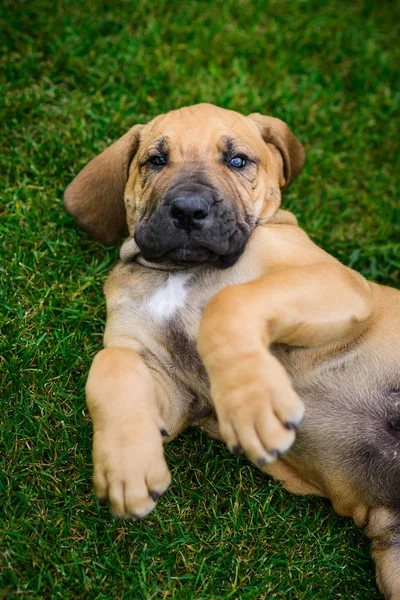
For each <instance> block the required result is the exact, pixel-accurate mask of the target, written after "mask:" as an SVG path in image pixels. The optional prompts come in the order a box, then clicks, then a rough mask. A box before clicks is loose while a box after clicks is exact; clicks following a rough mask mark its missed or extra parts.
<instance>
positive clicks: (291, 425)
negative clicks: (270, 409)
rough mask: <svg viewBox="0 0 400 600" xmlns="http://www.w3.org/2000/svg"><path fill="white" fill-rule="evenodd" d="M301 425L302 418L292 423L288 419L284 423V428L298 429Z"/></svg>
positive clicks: (302, 422)
mask: <svg viewBox="0 0 400 600" xmlns="http://www.w3.org/2000/svg"><path fill="white" fill-rule="evenodd" d="M303 425H304V418H303V419H301V421H299V422H298V423H293V422H290V421H288V422H287V423H285V427H286V429H290V430H294V431H298V430H299V429H300V428H301V427H303Z"/></svg>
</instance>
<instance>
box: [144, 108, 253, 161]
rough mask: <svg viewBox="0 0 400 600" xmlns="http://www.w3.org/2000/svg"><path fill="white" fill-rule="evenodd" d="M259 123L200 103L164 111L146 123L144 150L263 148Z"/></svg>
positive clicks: (195, 152)
mask: <svg viewBox="0 0 400 600" xmlns="http://www.w3.org/2000/svg"><path fill="white" fill-rule="evenodd" d="M262 149H263V141H262V138H261V135H260V132H259V130H258V128H257V126H256V124H255V123H254V122H253V121H252V120H251V119H248V118H247V117H244V116H243V115H241V114H240V113H237V112H234V111H230V110H225V109H221V108H218V107H215V106H210V105H197V106H191V107H185V108H181V109H179V110H174V111H171V112H169V113H167V114H165V115H160V116H159V117H157V118H156V119H154V120H153V121H151V122H150V123H149V124H148V125H146V126H145V128H144V131H143V133H142V136H141V142H140V153H141V154H142V153H144V154H145V153H149V152H159V153H169V154H171V155H174V156H175V157H181V158H185V157H187V156H189V155H190V156H191V157H193V156H198V157H199V158H201V157H203V158H204V157H205V156H207V155H208V156H214V155H215V154H216V153H217V154H218V153H221V152H229V151H234V152H240V151H242V152H252V151H253V152H255V153H257V152H261V151H262Z"/></svg>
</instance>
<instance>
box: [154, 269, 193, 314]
mask: <svg viewBox="0 0 400 600" xmlns="http://www.w3.org/2000/svg"><path fill="white" fill-rule="evenodd" d="M190 277H191V274H184V273H176V274H174V275H169V276H168V279H167V282H166V283H165V284H164V285H163V286H162V287H161V288H160V289H159V290H157V291H156V292H154V294H152V295H151V296H150V298H149V299H148V300H147V301H146V309H147V310H148V311H149V312H150V313H151V314H152V315H153V316H154V317H156V318H157V319H158V320H160V321H162V320H164V319H169V318H170V317H172V316H173V315H174V313H175V312H176V311H177V310H178V309H179V308H183V306H184V305H185V300H186V296H187V293H188V290H187V289H185V285H186V283H187V282H188V281H189V279H190Z"/></svg>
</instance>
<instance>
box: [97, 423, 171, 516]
mask: <svg viewBox="0 0 400 600" xmlns="http://www.w3.org/2000/svg"><path fill="white" fill-rule="evenodd" d="M163 434H164V432H163V431H161V432H160V431H159V429H158V428H157V426H156V425H155V424H151V426H149V427H142V428H140V430H138V429H137V428H135V427H129V426H124V427H121V428H117V429H114V428H110V429H106V430H99V431H95V433H94V439H93V462H94V474H93V483H94V488H95V493H96V496H97V498H98V500H99V502H100V503H102V504H103V503H105V502H106V501H107V500H108V501H109V503H110V506H111V511H112V513H113V514H114V516H116V517H118V518H131V519H133V520H137V519H142V518H143V517H145V516H146V515H148V514H149V513H150V512H151V511H152V510H153V508H154V507H155V505H156V502H157V500H158V498H159V497H160V496H162V494H164V493H165V491H166V490H167V488H168V486H169V484H170V483H171V474H170V472H169V470H168V467H167V464H166V462H165V457H164V451H163V445H162V435H163Z"/></svg>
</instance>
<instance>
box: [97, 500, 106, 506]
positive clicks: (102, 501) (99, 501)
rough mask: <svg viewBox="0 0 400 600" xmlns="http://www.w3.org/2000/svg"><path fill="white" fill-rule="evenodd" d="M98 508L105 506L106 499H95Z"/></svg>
mask: <svg viewBox="0 0 400 600" xmlns="http://www.w3.org/2000/svg"><path fill="white" fill-rule="evenodd" d="M97 502H98V503H99V506H105V505H106V504H107V498H97Z"/></svg>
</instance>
